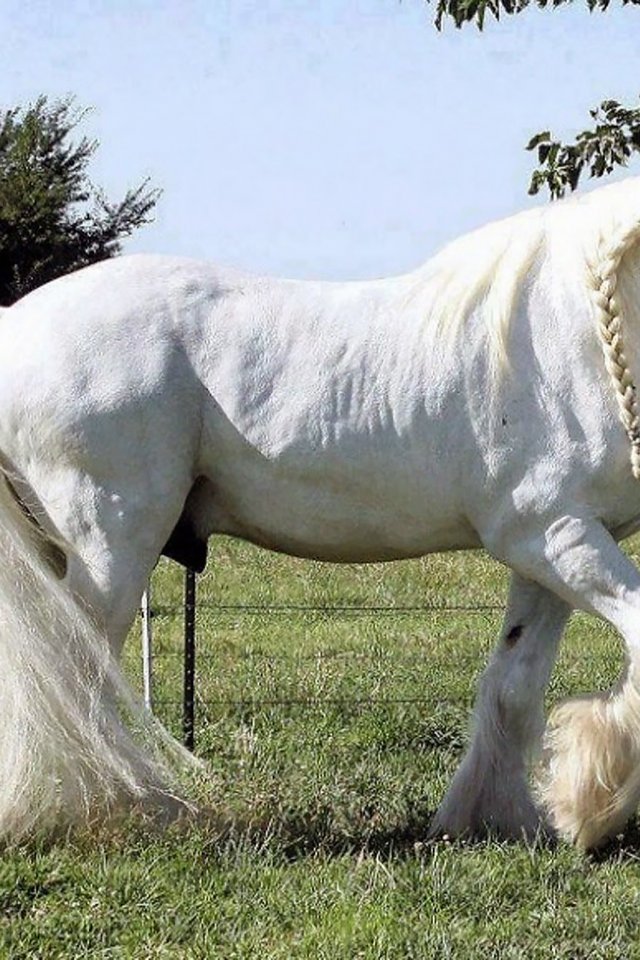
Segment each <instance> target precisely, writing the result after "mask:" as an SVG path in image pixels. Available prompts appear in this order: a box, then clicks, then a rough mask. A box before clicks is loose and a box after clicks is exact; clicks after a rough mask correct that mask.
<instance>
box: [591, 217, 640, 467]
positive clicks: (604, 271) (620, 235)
mask: <svg viewBox="0 0 640 960" xmlns="http://www.w3.org/2000/svg"><path fill="white" fill-rule="evenodd" d="M639 239H640V221H638V220H636V221H634V222H633V223H632V224H630V225H626V226H625V227H623V228H622V229H620V230H619V231H618V232H617V233H615V234H614V236H613V237H612V238H610V240H609V242H608V243H607V244H606V246H604V247H603V246H602V245H601V247H600V249H599V253H598V256H597V259H596V262H595V263H594V264H592V265H591V268H590V270H589V273H588V284H589V294H590V296H591V300H592V302H593V304H594V306H595V309H596V317H597V329H598V335H599V338H600V343H601V346H602V352H603V354H604V362H605V366H606V368H607V372H608V374H609V376H610V378H611V382H612V384H613V388H614V390H615V396H616V400H617V403H618V414H619V417H620V421H621V423H622V426H623V427H624V429H625V431H626V434H627V437H628V438H629V443H630V447H631V449H630V456H631V470H632V472H633V475H634V477H635V478H636V480H640V419H639V417H638V397H637V390H636V385H635V383H634V381H633V377H632V375H631V371H630V369H629V365H628V361H627V357H626V355H625V352H624V331H623V319H624V317H623V314H624V312H625V311H623V302H624V301H623V298H622V297H621V296H620V291H619V285H618V271H619V268H620V265H621V263H622V259H623V257H624V255H625V254H626V253H627V251H628V250H630V249H631V248H632V247H633V246H634V245H635V244H636V243H637V241H638V240H639Z"/></svg>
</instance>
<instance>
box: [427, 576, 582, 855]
mask: <svg viewBox="0 0 640 960" xmlns="http://www.w3.org/2000/svg"><path fill="white" fill-rule="evenodd" d="M568 615H569V607H568V606H567V604H565V603H563V602H562V601H560V600H558V599H557V598H556V597H555V596H553V594H550V593H549V591H547V590H545V589H544V588H543V587H540V586H539V585H538V584H536V583H533V582H531V581H527V580H524V579H523V578H522V577H519V576H518V575H517V574H514V576H513V578H512V582H511V589H510V595H509V604H508V607H507V612H506V615H505V620H504V624H503V628H502V637H501V640H500V643H499V645H498V647H497V649H496V650H495V652H494V654H493V656H492V658H491V661H490V662H489V664H488V666H487V668H486V670H485V671H484V674H483V676H482V679H481V681H480V687H479V692H478V698H477V703H476V707H475V714H474V724H473V734H472V740H471V744H470V747H469V749H468V751H467V754H466V756H465V758H464V759H463V761H462V764H461V765H460V767H459V769H458V771H457V773H456V775H455V777H454V780H453V782H452V784H451V787H450V789H449V791H448V793H447V795H446V797H445V799H444V801H443V802H442V804H441V806H440V808H439V810H438V812H437V814H436V817H435V820H434V822H433V824H432V827H431V833H432V835H448V836H452V837H454V836H455V837H459V836H464V835H478V834H481V833H485V832H487V831H489V832H492V833H495V834H497V835H499V836H501V837H504V838H522V837H528V838H533V837H534V836H535V835H536V834H537V833H538V832H539V831H540V829H541V826H542V825H541V820H540V815H539V812H538V810H537V809H536V806H535V804H534V802H533V799H532V797H531V793H530V790H529V786H528V782H527V761H528V760H529V759H530V758H531V757H532V756H533V754H534V753H535V750H536V748H537V746H538V743H539V740H540V736H541V734H542V731H543V729H544V719H543V714H542V700H543V697H544V692H545V689H546V686H547V683H548V680H549V676H550V673H551V670H552V668H553V663H554V661H555V656H556V651H557V647H558V642H559V640H560V637H561V635H562V631H563V629H564V626H565V623H566V620H567V617H568Z"/></svg>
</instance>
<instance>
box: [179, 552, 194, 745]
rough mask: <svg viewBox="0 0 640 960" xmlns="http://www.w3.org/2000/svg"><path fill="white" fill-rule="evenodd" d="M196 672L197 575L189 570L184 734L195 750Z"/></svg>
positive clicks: (187, 574)
mask: <svg viewBox="0 0 640 960" xmlns="http://www.w3.org/2000/svg"><path fill="white" fill-rule="evenodd" d="M195 674H196V575H195V573H194V571H193V570H187V571H186V573H185V578H184V699H183V712H182V736H183V740H184V745H185V747H186V748H187V749H188V750H193V748H194V744H195V679H196V677H195Z"/></svg>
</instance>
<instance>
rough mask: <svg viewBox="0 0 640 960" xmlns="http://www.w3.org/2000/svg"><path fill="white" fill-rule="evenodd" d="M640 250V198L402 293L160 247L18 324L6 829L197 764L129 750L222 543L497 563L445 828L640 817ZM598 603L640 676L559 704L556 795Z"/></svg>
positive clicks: (7, 547) (16, 314)
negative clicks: (498, 576) (163, 574)
mask: <svg viewBox="0 0 640 960" xmlns="http://www.w3.org/2000/svg"><path fill="white" fill-rule="evenodd" d="M639 238H640V181H638V180H628V181H626V182H623V183H621V184H618V185H615V186H610V187H607V188H605V189H602V190H599V191H595V192H593V193H591V194H589V195H587V196H585V197H583V198H581V199H579V200H576V199H572V200H570V201H568V202H563V203H559V204H556V205H552V206H550V207H547V208H544V209H540V210H536V211H533V212H529V213H526V214H523V215H521V216H519V217H515V218H512V219H509V220H506V221H504V222H502V223H498V224H494V225H492V226H490V227H488V228H486V229H484V230H480V231H478V232H477V233H474V234H472V235H470V236H468V237H465V238H463V239H462V240H459V241H457V242H456V243H453V244H452V245H451V246H449V247H447V248H446V249H445V250H444V251H443V252H442V253H441V254H439V255H438V256H436V257H435V258H434V259H433V260H431V261H430V262H429V263H427V264H426V266H424V267H422V268H421V269H419V270H417V271H415V272H413V273H410V274H408V275H405V276H401V277H395V278H392V279H387V280H379V281H374V282H368V283H365V282H362V283H361V282H357V283H320V282H305V283H303V282H294V281H287V280H274V279H263V278H255V277H251V276H246V275H243V274H241V273H237V272H233V271H230V270H226V269H215V268H214V267H211V266H208V265H203V264H200V263H193V262H189V261H186V260H175V259H166V258H160V257H143V256H134V257H125V258H122V259H118V260H113V261H108V262H104V263H101V264H99V265H96V266H93V267H90V268H88V269H86V270H82V271H80V272H78V273H76V274H73V275H71V276H68V277H65V278H63V279H61V280H57V281H55V282H54V283H51V284H48V285H46V286H45V287H43V288H41V289H39V290H37V291H36V292H35V293H32V294H30V295H29V296H27V297H25V298H24V299H23V300H22V301H20V302H19V303H17V304H16V305H15V306H13V307H11V308H10V309H9V310H7V311H4V312H3V314H2V320H1V329H2V340H1V343H0V411H1V416H0V451H1V459H0V463H1V466H2V471H3V474H2V475H3V477H4V481H3V482H2V483H1V484H0V550H1V551H2V554H3V556H4V560H5V562H4V563H3V564H2V566H1V568H0V655H1V656H0V664H1V667H0V715H1V717H2V728H1V729H0V834H2V835H4V836H6V837H10V838H13V837H20V836H22V835H24V834H25V833H27V832H30V831H33V830H35V829H40V828H50V827H51V826H52V825H55V824H59V823H67V822H76V821H82V820H83V819H87V818H89V817H90V816H95V815H96V812H99V813H100V814H101V815H107V814H110V813H113V812H115V811H116V810H118V809H120V808H121V807H122V806H126V805H127V804H130V803H131V802H133V803H135V802H138V801H140V802H143V803H145V802H147V801H151V802H153V803H156V802H162V801H163V799H164V798H166V797H167V796H170V795H171V794H172V791H173V787H172V786H171V783H172V782H173V781H172V780H171V772H170V770H169V769H168V767H169V766H171V765H172V764H173V765H174V766H175V764H176V763H177V765H178V766H180V765H182V764H183V763H186V762H187V761H186V759H185V755H184V754H183V753H180V752H179V751H178V750H177V748H176V749H175V750H174V751H173V753H172V755H171V757H170V758H169V760H168V761H167V760H166V758H165V759H163V758H162V757H160V756H159V755H158V752H157V750H155V747H154V744H155V741H156V740H157V736H156V734H155V733H154V731H153V730H150V729H149V725H148V724H147V725H146V728H145V724H144V721H143V722H142V726H143V730H142V741H141V740H140V737H139V736H138V737H137V739H136V736H135V735H133V734H131V733H130V732H129V726H128V725H127V722H126V721H125V719H123V704H122V700H123V697H124V698H125V701H126V702H125V704H124V713H125V714H129V715H130V716H129V719H131V715H133V720H134V726H135V725H136V723H137V721H136V717H139V716H140V713H139V711H138V708H137V705H136V703H135V701H134V700H132V699H131V698H130V697H129V695H128V694H127V688H126V685H125V684H124V681H123V680H122V677H121V674H120V672H119V668H118V666H117V659H118V654H119V652H120V649H121V646H122V643H123V641H124V638H125V635H126V633H127V631H128V629H129V627H130V625H131V623H132V620H133V618H134V615H135V611H136V608H137V606H138V603H139V600H140V596H141V593H142V590H143V588H144V585H145V583H146V581H147V578H148V576H149V573H150V571H151V569H152V567H153V566H154V564H155V563H156V561H157V560H158V557H159V555H160V554H161V553H162V552H165V553H168V554H169V555H172V556H174V557H175V558H177V559H178V560H180V561H182V562H183V563H184V564H185V565H188V566H192V567H195V568H198V569H199V568H202V566H203V564H204V562H205V557H206V542H207V539H208V537H209V536H210V535H211V534H214V533H225V534H231V535H233V536H236V537H241V538H244V539H246V540H250V541H252V542H254V543H257V544H260V545H262V546H264V547H267V548H270V549H272V550H279V551H284V552H286V553H289V554H293V555H295V556H299V557H315V558H319V559H322V560H328V561H335V562H343V561H378V560H394V559H400V558H405V557H417V556H420V555H423V554H425V553H428V552H432V551H439V550H454V549H467V548H473V547H480V546H484V547H485V548H486V549H487V550H488V551H490V553H492V554H493V556H495V557H497V558H498V559H499V560H501V561H502V562H503V563H505V564H508V566H509V567H510V568H511V569H512V571H513V575H512V582H511V592H510V597H509V602H508V607H507V612H506V617H505V621H504V626H503V630H502V635H501V637H500V640H499V643H498V646H497V648H496V651H495V653H494V655H493V658H492V660H491V662H490V664H489V666H488V668H487V670H486V671H485V674H484V676H483V679H482V681H481V684H480V692H479V697H478V703H477V707H476V713H475V725H474V732H473V736H472V740H471V744H470V747H469V750H468V752H467V755H466V757H465V759H464V760H463V762H462V765H461V767H460V769H459V770H458V773H457V775H456V777H455V779H454V781H453V783H452V785H451V788H450V790H449V792H448V794H447V796H446V798H445V800H444V802H443V804H442V806H441V808H440V810H439V812H438V814H437V817H436V822H435V824H434V825H433V830H434V831H435V832H440V833H447V834H449V835H462V834H467V833H474V832H478V831H480V830H483V829H486V828H490V829H492V830H494V831H496V832H498V833H499V834H501V835H503V836H522V835H528V836H531V835H534V834H535V833H536V831H538V830H539V829H540V827H541V826H542V825H544V824H548V825H550V826H551V827H552V828H554V829H555V830H556V831H558V832H559V833H560V834H561V835H563V836H566V837H568V838H570V839H571V840H573V841H574V842H576V843H578V844H579V845H582V846H584V847H589V846H592V845H594V844H597V843H598V842H599V841H601V840H602V839H603V838H604V837H606V836H608V835H610V834H611V833H612V832H614V831H616V830H618V829H619V828H620V827H621V826H622V825H623V824H624V823H625V821H626V820H627V819H628V817H629V816H630V815H631V814H632V813H633V812H634V810H635V808H636V806H637V804H638V801H639V799H640V574H639V573H638V571H637V570H636V568H635V567H634V566H633V565H632V563H631V562H630V561H629V560H628V559H627V557H626V556H625V555H624V554H623V553H622V552H621V550H620V549H619V547H618V544H617V541H619V540H620V539H621V538H622V537H624V536H626V535H628V534H629V533H631V532H632V531H634V530H635V529H636V528H638V527H640V484H639V483H638V479H639V478H640V430H639V427H638V420H637V413H636V395H635V388H634V385H633V384H634V379H635V378H637V376H638V375H639V374H640V242H639ZM623 338H624V344H625V348H624V351H623V349H622V339H623ZM573 607H578V608H580V609H583V610H587V611H589V612H592V613H595V614H597V615H599V616H601V617H604V618H605V619H606V620H608V621H609V622H610V623H611V624H613V625H614V627H616V629H617V630H618V631H619V633H620V634H621V636H622V638H623V640H624V642H625V645H626V651H627V667H626V670H625V673H624V676H623V678H622V680H621V682H620V684H619V686H618V687H617V688H616V690H614V691H612V692H609V693H607V694H605V695H596V696H592V697H588V698H583V699H578V700H573V701H570V702H568V703H565V704H564V705H562V706H560V707H559V708H558V709H557V710H556V711H555V713H554V715H553V716H552V718H551V721H550V723H549V726H548V728H547V735H546V749H545V751H544V764H543V769H542V775H541V782H540V784H539V787H538V793H537V795H536V796H535V799H534V796H532V793H531V791H530V787H529V783H528V770H527V765H528V762H529V760H530V758H531V756H532V754H533V751H534V749H535V747H536V745H537V743H538V742H539V740H540V736H541V734H542V731H543V728H544V721H543V713H542V699H543V694H544V691H545V688H546V686H547V682H548V679H549V675H550V672H551V669H552V666H553V663H554V659H555V655H556V650H557V646H558V642H559V639H560V636H561V634H562V631H563V628H564V625H565V623H566V620H567V617H568V616H569V613H570V611H571V609H572V608H573ZM585 653H586V654H587V655H588V651H585ZM137 725H138V726H140V724H139V723H137ZM145 730H146V732H145ZM150 741H151V742H150ZM167 741H168V735H167Z"/></svg>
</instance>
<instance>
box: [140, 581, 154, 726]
mask: <svg viewBox="0 0 640 960" xmlns="http://www.w3.org/2000/svg"><path fill="white" fill-rule="evenodd" d="M141 612H142V683H143V696H144V705H145V707H146V708H147V710H152V709H153V625H152V623H151V617H152V613H151V581H149V583H148V584H147V589H146V590H145V592H144V593H143V594H142V602H141Z"/></svg>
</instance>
